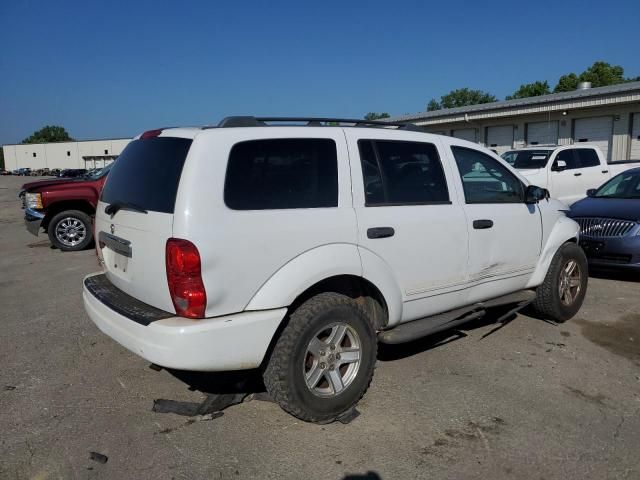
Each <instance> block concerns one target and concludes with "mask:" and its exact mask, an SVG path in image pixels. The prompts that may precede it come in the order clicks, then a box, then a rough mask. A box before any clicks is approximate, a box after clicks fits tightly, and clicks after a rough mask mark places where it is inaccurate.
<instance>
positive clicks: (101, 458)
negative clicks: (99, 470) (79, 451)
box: [89, 452, 109, 463]
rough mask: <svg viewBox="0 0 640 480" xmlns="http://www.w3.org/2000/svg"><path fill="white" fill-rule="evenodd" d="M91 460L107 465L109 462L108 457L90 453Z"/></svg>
mask: <svg viewBox="0 0 640 480" xmlns="http://www.w3.org/2000/svg"><path fill="white" fill-rule="evenodd" d="M89 459H90V460H93V461H94V462H98V463H107V460H109V457H107V456H106V455H103V454H102V453H98V452H89Z"/></svg>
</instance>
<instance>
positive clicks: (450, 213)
mask: <svg viewBox="0 0 640 480" xmlns="http://www.w3.org/2000/svg"><path fill="white" fill-rule="evenodd" d="M282 123H285V125H282ZM547 197H548V195H547V192H546V191H545V190H543V189H540V188H538V187H534V186H528V183H527V180H526V179H525V178H524V177H522V176H521V175H520V174H519V173H518V172H517V171H515V170H514V169H513V168H511V167H510V166H509V165H508V164H507V163H506V162H504V161H503V160H502V159H500V158H499V157H498V156H496V155H495V154H493V153H491V152H490V151H489V150H487V149H485V148H482V147H479V146H478V145H476V144H474V143H471V142H467V141H464V140H459V139H456V138H451V137H444V136H439V135H431V134H427V133H423V132H421V131H419V129H418V128H417V127H414V126H413V125H399V124H391V123H381V122H365V121H363V120H335V119H306V118H305V119H299V118H288V119H266V118H254V117H230V118H227V119H225V120H223V121H222V122H221V123H220V125H219V126H218V127H215V128H210V127H203V128H170V129H159V130H152V131H148V132H145V133H143V134H142V135H140V136H138V137H137V138H136V139H134V140H133V141H132V142H131V143H130V144H129V145H128V146H127V147H126V149H125V150H124V152H123V153H122V154H121V155H120V157H119V158H118V160H117V162H116V163H115V165H114V167H113V169H112V170H111V173H110V175H109V179H108V180H107V182H106V185H105V187H104V190H103V192H102V197H101V199H100V202H99V204H98V208H97V214H96V224H95V231H96V239H97V241H98V243H97V250H98V255H99V257H100V261H101V263H102V265H103V269H104V272H101V273H96V274H94V275H90V276H88V277H87V278H86V279H85V280H84V293H83V296H84V304H85V308H86V310H87V312H88V314H89V316H90V317H91V319H92V320H93V321H94V322H95V323H96V325H97V326H98V327H99V328H100V329H101V330H102V331H103V332H104V333H106V334H107V335H109V336H111V337H112V338H114V339H115V340H116V341H118V342H119V343H121V344H122V345H124V346H125V347H127V348H128V349H129V350H131V351H132V352H134V353H136V354H138V355H140V356H142V357H143V358H145V359H147V360H149V361H150V362H153V363H155V364H158V365H161V366H164V367H168V368H175V369H184V370H200V371H222V370H242V369H253V368H260V369H261V370H262V372H263V378H264V383H265V385H266V387H267V390H268V391H269V393H270V394H271V396H272V397H273V398H274V399H275V400H276V401H277V402H278V403H279V404H280V405H281V406H282V407H283V408H284V409H285V410H286V411H288V412H290V413H292V414H293V415H295V416H297V417H299V418H301V419H303V420H307V421H313V422H329V421H332V420H334V419H336V418H337V417H339V416H340V415H341V414H343V413H344V412H347V411H348V410H349V409H350V408H351V407H353V406H354V405H355V404H356V403H357V402H358V400H359V399H360V398H361V397H362V395H363V394H364V392H365V390H366V389H367V387H368V385H369V383H370V381H371V378H372V376H373V369H374V364H375V361H376V352H377V341H378V340H379V341H381V342H387V343H401V342H406V341H410V340H414V339H417V338H420V337H423V336H426V335H429V334H431V333H434V332H436V331H439V330H443V329H446V328H450V327H453V326H456V325H459V324H460V323H463V322H466V321H469V320H471V319H474V318H478V317H480V316H482V315H483V314H484V312H485V311H486V309H487V308H488V307H491V306H495V305H511V304H512V305H513V310H514V311H515V309H517V308H520V307H522V306H524V305H526V304H527V303H530V302H532V307H533V309H534V310H536V311H537V312H538V313H539V314H541V315H544V316H546V317H547V318H551V319H553V320H555V321H564V320H566V319H568V318H570V317H572V316H573V315H574V314H575V313H576V312H577V311H578V309H579V308H580V306H581V304H582V301H583V298H584V295H585V292H586V288H587V262H586V260H585V256H584V254H583V252H582V250H581V249H580V248H579V247H578V246H577V240H578V230H579V229H578V225H577V224H576V223H575V222H574V221H573V220H570V219H569V218H567V217H566V216H565V213H564V208H565V207H564V206H563V204H561V203H560V202H557V201H555V200H549V199H548V198H547ZM536 292H537V297H536Z"/></svg>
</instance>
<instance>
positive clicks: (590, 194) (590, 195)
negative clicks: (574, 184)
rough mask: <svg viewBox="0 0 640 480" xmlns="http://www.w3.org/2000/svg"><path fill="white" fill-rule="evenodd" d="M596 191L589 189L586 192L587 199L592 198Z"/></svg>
mask: <svg viewBox="0 0 640 480" xmlns="http://www.w3.org/2000/svg"><path fill="white" fill-rule="evenodd" d="M597 191H598V190H597V189H595V188H590V189H589V190H587V197H594V196H595V195H596V192H597Z"/></svg>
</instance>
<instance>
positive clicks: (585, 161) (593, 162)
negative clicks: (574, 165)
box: [575, 148, 600, 168]
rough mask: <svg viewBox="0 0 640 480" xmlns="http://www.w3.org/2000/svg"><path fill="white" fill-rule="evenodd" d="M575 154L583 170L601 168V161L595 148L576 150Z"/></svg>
mask: <svg viewBox="0 0 640 480" xmlns="http://www.w3.org/2000/svg"><path fill="white" fill-rule="evenodd" d="M575 152H576V155H578V160H579V162H580V166H581V167H582V168H587V167H598V166H600V159H599V158H598V154H597V153H596V151H595V150H594V149H593V148H576V150H575Z"/></svg>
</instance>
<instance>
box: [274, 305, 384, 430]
mask: <svg viewBox="0 0 640 480" xmlns="http://www.w3.org/2000/svg"><path fill="white" fill-rule="evenodd" d="M376 355H377V337H376V334H375V330H374V328H373V327H372V325H371V322H370V320H369V318H368V317H367V315H366V313H365V311H364V310H363V309H362V307H360V305H359V304H357V303H356V302H355V301H354V300H352V299H351V298H349V297H347V296H344V295H340V294H337V293H321V294H319V295H316V296H315V297H312V298H311V299H309V300H307V301H306V302H305V303H303V304H302V305H301V306H300V307H298V308H297V309H296V310H295V311H294V312H293V313H292V314H291V316H290V319H289V323H288V325H287V326H286V327H285V328H284V330H283V331H282V334H281V335H280V338H279V339H278V341H277V342H276V345H275V347H274V350H273V352H272V354H271V357H270V358H269V362H268V364H267V367H266V369H265V371H264V375H263V377H264V383H265V386H266V387H267V391H268V392H269V394H270V395H271V396H272V397H273V399H274V400H275V401H276V402H278V404H279V405H280V406H281V407H282V408H283V409H284V410H286V411H287V412H289V413H290V414H292V415H294V416H296V417H298V418H300V419H302V420H305V421H308V422H316V423H328V422H331V421H333V420H335V419H336V418H337V417H339V416H340V415H341V414H343V413H345V412H347V411H348V410H349V409H351V408H352V407H353V406H355V404H356V403H357V402H358V401H359V400H360V398H362V396H363V395H364V393H365V391H366V390H367V388H368V386H369V383H371V379H372V377H373V368H374V365H375V361H376Z"/></svg>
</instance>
